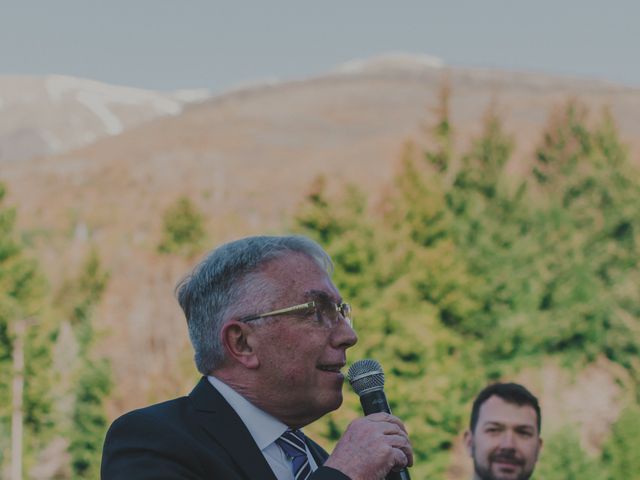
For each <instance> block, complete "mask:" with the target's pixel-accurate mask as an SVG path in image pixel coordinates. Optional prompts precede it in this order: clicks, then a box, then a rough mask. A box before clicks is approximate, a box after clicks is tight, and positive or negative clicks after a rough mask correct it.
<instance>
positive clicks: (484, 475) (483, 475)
mask: <svg viewBox="0 0 640 480" xmlns="http://www.w3.org/2000/svg"><path fill="white" fill-rule="evenodd" d="M500 460H506V461H507V462H513V463H514V464H517V465H518V466H519V467H523V466H524V464H525V462H524V461H522V460H520V459H518V458H516V457H515V455H513V454H511V453H508V452H500V453H494V454H492V455H490V456H489V462H488V463H487V465H480V464H479V463H478V460H477V457H476V455H475V451H474V452H473V469H474V470H475V473H476V477H478V478H479V479H480V480H504V477H503V476H502V475H499V476H495V475H494V474H493V473H492V472H491V465H493V463H494V462H497V461H500ZM531 475H533V468H531V469H530V470H522V471H521V472H520V474H519V475H518V476H517V477H516V478H515V479H514V480H529V478H531Z"/></svg>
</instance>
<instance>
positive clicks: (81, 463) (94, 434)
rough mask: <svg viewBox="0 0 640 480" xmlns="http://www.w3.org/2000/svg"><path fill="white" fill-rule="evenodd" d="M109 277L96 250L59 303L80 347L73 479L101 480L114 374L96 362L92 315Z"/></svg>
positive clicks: (72, 435)
mask: <svg viewBox="0 0 640 480" xmlns="http://www.w3.org/2000/svg"><path fill="white" fill-rule="evenodd" d="M108 280H109V274H108V273H107V272H105V271H104V270H103V268H102V266H101V264H100V258H99V256H98V253H97V251H96V250H92V251H91V252H90V253H89V255H88V257H87V259H86V261H85V263H84V265H83V267H82V270H81V272H80V274H79V276H78V277H77V278H75V279H73V280H72V281H69V282H66V284H65V285H64V286H63V288H62V290H61V294H60V296H59V298H58V303H59V305H60V308H61V310H62V311H63V312H65V313H66V317H67V318H68V319H69V321H70V323H71V326H72V328H73V332H74V334H75V337H76V341H77V344H78V346H79V353H78V359H77V361H76V363H75V365H73V368H74V369H75V377H76V381H75V388H74V392H73V396H74V401H73V412H72V414H71V416H72V418H71V428H70V431H69V432H65V433H66V436H67V437H69V438H70V441H71V442H70V445H69V452H70V454H71V469H72V478H74V479H83V478H91V479H92V478H98V476H99V470H100V458H101V453H102V443H103V441H104V436H105V434H106V431H107V427H108V421H107V416H106V412H105V411H104V402H105V400H106V399H107V397H108V395H109V393H110V391H111V387H112V380H111V370H110V365H109V363H108V361H107V360H105V359H102V358H95V356H94V355H93V352H92V347H93V346H94V344H95V339H96V330H95V326H94V325H93V322H92V315H93V311H94V309H95V307H96V305H97V304H98V302H99V300H100V298H101V297H102V295H103V293H104V290H105V288H106V286H107V282H108Z"/></svg>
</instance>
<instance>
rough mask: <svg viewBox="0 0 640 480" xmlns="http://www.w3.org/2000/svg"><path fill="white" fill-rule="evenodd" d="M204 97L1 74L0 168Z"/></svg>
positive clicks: (194, 92)
mask: <svg viewBox="0 0 640 480" xmlns="http://www.w3.org/2000/svg"><path fill="white" fill-rule="evenodd" d="M209 96H210V93H209V92H208V91H207V90H205V89H200V90H182V91H177V92H169V93H165V92H156V91H152V90H144V89H140V88H133V87H126V86H119V85H109V84H106V83H102V82H98V81H95V80H88V79H84V78H77V77H70V76H64V75H47V76H45V77H34V76H13V75H2V76H0V113H1V115H0V163H2V162H8V161H17V160H23V159H25V158H29V157H33V156H36V155H50V154H57V153H62V152H66V151H68V150H71V149H73V148H77V147H81V146H84V145H88V144H90V143H92V142H94V141H95V140H97V139H99V138H103V137H105V136H113V135H118V134H120V133H122V132H123V131H125V130H127V129H129V128H131V127H134V126H137V125H140V124H142V123H144V122H147V121H149V120H152V119H154V118H158V117H161V116H166V115H178V114H179V113H181V112H182V111H183V109H184V107H185V105H186V104H188V103H193V102H200V101H202V100H204V99H206V98H208V97H209Z"/></svg>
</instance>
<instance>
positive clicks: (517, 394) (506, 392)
mask: <svg viewBox="0 0 640 480" xmlns="http://www.w3.org/2000/svg"><path fill="white" fill-rule="evenodd" d="M494 395H495V396H496V397H500V398H501V399H502V400H504V401H505V402H507V403H515V404H516V405H518V406H521V407H522V406H524V405H529V406H531V407H533V409H534V410H535V411H536V417H537V423H538V434H540V427H541V423H542V422H541V420H542V418H541V413H540V404H539V403H538V399H537V398H536V397H535V396H534V395H533V394H532V393H531V392H530V391H529V390H527V389H526V388H525V387H523V386H522V385H520V384H518V383H493V384H491V385H488V386H487V387H485V388H484V389H483V390H482V391H481V392H480V393H479V394H478V396H477V397H476V399H475V400H474V401H473V408H472V409H471V420H470V422H469V428H470V430H471V433H473V432H474V430H475V428H476V425H477V424H478V418H479V417H480V407H482V404H483V403H484V402H486V401H487V400H489V398H491V397H492V396H494Z"/></svg>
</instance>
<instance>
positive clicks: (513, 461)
mask: <svg viewBox="0 0 640 480" xmlns="http://www.w3.org/2000/svg"><path fill="white" fill-rule="evenodd" d="M491 462H492V463H500V464H502V465H512V466H514V467H519V466H521V465H523V464H524V461H522V460H521V459H519V458H516V457H509V456H502V455H496V456H495V457H491Z"/></svg>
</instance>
